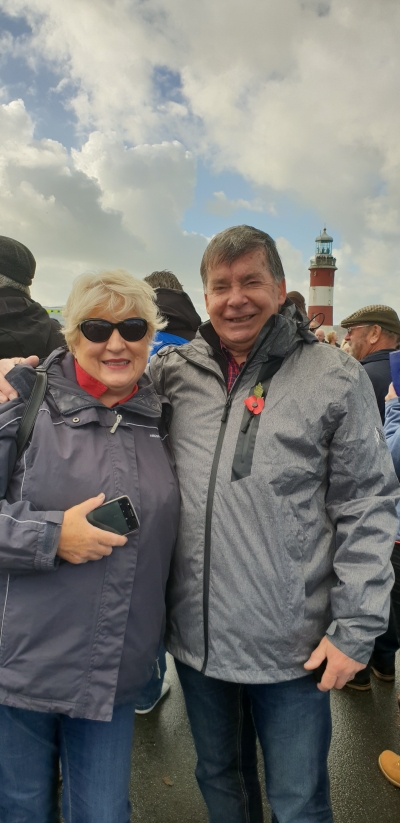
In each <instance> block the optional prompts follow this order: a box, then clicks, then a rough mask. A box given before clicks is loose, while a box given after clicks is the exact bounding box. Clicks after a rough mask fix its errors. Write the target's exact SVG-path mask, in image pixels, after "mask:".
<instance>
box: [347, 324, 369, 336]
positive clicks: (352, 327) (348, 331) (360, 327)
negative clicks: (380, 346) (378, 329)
mask: <svg viewBox="0 0 400 823" xmlns="http://www.w3.org/2000/svg"><path fill="white" fill-rule="evenodd" d="M370 325H371V324H370V323H362V324H361V325H360V326H350V328H349V329H346V334H348V335H351V333H352V331H354V329H367V328H368V327H369V326H370Z"/></svg>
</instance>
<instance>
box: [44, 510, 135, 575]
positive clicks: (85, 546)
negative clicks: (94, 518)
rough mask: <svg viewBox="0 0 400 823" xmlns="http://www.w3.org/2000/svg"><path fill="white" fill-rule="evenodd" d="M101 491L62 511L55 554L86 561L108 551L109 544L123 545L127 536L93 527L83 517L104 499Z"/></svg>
mask: <svg viewBox="0 0 400 823" xmlns="http://www.w3.org/2000/svg"><path fill="white" fill-rule="evenodd" d="M104 498H105V495H104V494H99V495H98V497H91V498H90V499H89V500H85V501H84V502H83V503H79V506H72V508H71V509H67V511H66V512H65V514H64V521H63V524H62V526H61V535H60V542H59V544H58V549H57V554H58V556H59V557H62V559H63V560H67V561H68V563H87V562H88V560H101V558H102V557H106V556H107V555H109V554H111V552H112V550H113V546H125V543H126V542H127V539H128V538H127V537H125V536H124V535H121V534H114V533H113V532H106V531H103V530H102V529H96V527H95V526H91V524H90V523H89V522H88V521H87V520H86V515H87V514H89V512H92V511H93V509H96V508H97V507H98V506H101V504H102V503H104Z"/></svg>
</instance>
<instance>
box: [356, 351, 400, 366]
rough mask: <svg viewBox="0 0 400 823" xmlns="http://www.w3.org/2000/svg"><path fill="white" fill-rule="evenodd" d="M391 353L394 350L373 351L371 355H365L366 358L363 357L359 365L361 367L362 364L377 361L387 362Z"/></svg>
mask: <svg viewBox="0 0 400 823" xmlns="http://www.w3.org/2000/svg"><path fill="white" fill-rule="evenodd" d="M391 351H396V349H379V350H378V351H373V352H372V354H367V356H366V357H363V359H362V360H360V363H361V365H362V366H363V365H364V363H373V362H374V361H377V360H389V354H390V352H391Z"/></svg>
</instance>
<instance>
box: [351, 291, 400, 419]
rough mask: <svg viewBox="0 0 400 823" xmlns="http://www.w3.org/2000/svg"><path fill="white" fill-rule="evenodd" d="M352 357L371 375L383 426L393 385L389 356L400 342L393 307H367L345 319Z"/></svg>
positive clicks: (399, 325) (399, 331) (399, 327)
mask: <svg viewBox="0 0 400 823" xmlns="http://www.w3.org/2000/svg"><path fill="white" fill-rule="evenodd" d="M340 325H341V326H342V327H343V328H344V329H347V334H346V336H345V338H344V339H345V340H346V342H348V344H349V347H350V351H349V354H351V355H352V356H353V357H355V359H356V360H358V361H359V362H360V363H361V365H362V366H364V369H365V371H366V372H367V374H368V377H369V379H370V380H371V383H372V385H373V387H374V391H375V395H376V400H377V403H378V406H379V411H380V415H381V418H382V423H383V421H384V418H385V397H386V395H387V393H388V388H389V385H390V383H391V382H392V378H391V376H390V365H389V353H390V352H391V351H394V350H395V348H396V346H397V344H398V342H399V338H400V320H399V318H398V316H397V314H396V312H395V310H394V309H391V308H390V306H380V305H376V306H375V305H374V306H365V307H364V308H363V309H358V311H356V312H354V314H350V316H349V317H345V319H344V320H342V322H341V324H340Z"/></svg>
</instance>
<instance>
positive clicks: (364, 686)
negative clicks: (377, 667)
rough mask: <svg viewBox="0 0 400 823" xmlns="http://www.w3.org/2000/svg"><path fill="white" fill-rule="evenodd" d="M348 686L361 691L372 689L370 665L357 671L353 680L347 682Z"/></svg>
mask: <svg viewBox="0 0 400 823" xmlns="http://www.w3.org/2000/svg"><path fill="white" fill-rule="evenodd" d="M346 686H348V687H349V689H356V690H357V691H359V692H369V691H370V689H371V678H370V673H369V667H368V668H366V669H363V670H362V671H361V672H357V674H356V676H355V677H353V680H349V681H348V683H346Z"/></svg>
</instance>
